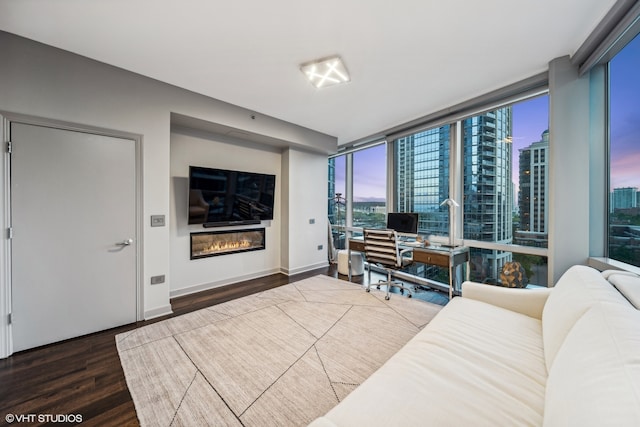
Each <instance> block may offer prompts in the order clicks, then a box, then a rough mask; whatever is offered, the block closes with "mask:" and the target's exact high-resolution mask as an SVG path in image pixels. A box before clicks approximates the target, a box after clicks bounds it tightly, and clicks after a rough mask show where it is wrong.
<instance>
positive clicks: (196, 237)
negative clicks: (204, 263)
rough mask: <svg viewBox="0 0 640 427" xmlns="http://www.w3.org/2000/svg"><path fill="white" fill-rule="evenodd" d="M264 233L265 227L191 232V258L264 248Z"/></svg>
mask: <svg viewBox="0 0 640 427" xmlns="http://www.w3.org/2000/svg"><path fill="white" fill-rule="evenodd" d="M264 235H265V229H264V228H252V229H247V230H225V231H208V232H204V233H191V259H198V258H206V257H212V256H218V255H227V254H232V253H238V252H247V251H259V250H263V249H264V248H265V241H264Z"/></svg>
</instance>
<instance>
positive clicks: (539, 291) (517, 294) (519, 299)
mask: <svg viewBox="0 0 640 427" xmlns="http://www.w3.org/2000/svg"><path fill="white" fill-rule="evenodd" d="M550 292H551V289H549V288H536V289H516V288H503V287H500V286H491V285H485V284H482V283H476V282H464V283H463V284H462V297H463V298H470V299H474V300H478V301H482V302H486V303H488V304H491V305H495V306H497V307H502V308H506V309H507V310H511V311H515V312H517V313H521V314H525V315H527V316H529V317H533V318H535V319H542V310H543V309H544V305H545V303H546V302H547V297H548V296H549V293H550Z"/></svg>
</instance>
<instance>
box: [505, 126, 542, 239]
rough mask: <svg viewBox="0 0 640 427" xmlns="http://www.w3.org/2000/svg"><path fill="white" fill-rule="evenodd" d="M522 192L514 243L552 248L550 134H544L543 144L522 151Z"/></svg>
mask: <svg viewBox="0 0 640 427" xmlns="http://www.w3.org/2000/svg"><path fill="white" fill-rule="evenodd" d="M519 166H520V167H519V178H518V183H519V186H520V192H519V195H518V206H519V210H520V223H519V227H518V230H516V233H515V236H514V240H513V242H514V243H516V244H519V245H526V246H538V247H547V246H548V241H549V239H548V233H549V231H548V227H549V206H548V204H547V199H546V194H547V193H548V190H549V131H548V130H545V131H544V132H543V133H542V136H541V138H540V141H537V142H534V143H532V144H531V145H529V146H528V147H525V148H522V149H520V153H519Z"/></svg>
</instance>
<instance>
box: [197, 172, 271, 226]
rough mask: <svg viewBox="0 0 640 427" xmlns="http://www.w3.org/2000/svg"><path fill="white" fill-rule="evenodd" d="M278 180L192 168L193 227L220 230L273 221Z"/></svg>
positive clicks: (250, 174)
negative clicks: (198, 225) (238, 225)
mask: <svg viewBox="0 0 640 427" xmlns="http://www.w3.org/2000/svg"><path fill="white" fill-rule="evenodd" d="M275 187H276V176H275V175H269V174H262V173H255V172H243V171H237V170H226V169H213V168H205V167H200V166H189V221H188V223H189V224H203V225H204V226H205V227H216V226H224V225H234V224H257V223H259V222H260V221H262V220H270V219H273V202H274V193H275Z"/></svg>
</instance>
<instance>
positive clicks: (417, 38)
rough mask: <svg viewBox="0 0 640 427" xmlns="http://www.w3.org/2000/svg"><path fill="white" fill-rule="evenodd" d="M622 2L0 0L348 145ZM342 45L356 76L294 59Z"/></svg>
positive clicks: (93, 50)
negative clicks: (330, 75)
mask: <svg viewBox="0 0 640 427" xmlns="http://www.w3.org/2000/svg"><path fill="white" fill-rule="evenodd" d="M614 3H615V0H520V1H514V0H485V1H482V2H479V1H472V0H466V1H465V0H447V1H435V0H431V1H429V0H394V1H389V0H351V1H345V0H325V1H324V2H317V1H308V0H270V1H258V0H254V1H247V0H245V1H229V0H226V1H221V0H181V1H171V0H109V1H107V0H103V1H100V0H56V1H51V0H0V29H2V30H4V31H8V32H10V33H14V34H17V35H20V36H23V37H27V38H30V39H33V40H36V41H39V42H42V43H46V44H48V45H52V46H55V47H59V48H62V49H65V50H68V51H71V52H75V53H77V54H80V55H83V56H86V57H89V58H93V59H96V60H98V61H102V62H105V63H108V64H111V65H115V66H117V67H121V68H124V69H126V70H130V71H133V72H136V73H140V74H143V75H146V76H149V77H152V78H154V79H157V80H161V81H163V82H166V83H170V84H173V85H176V86H179V87H182V88H185V89H188V90H191V91H193V92H197V93H201V94H204V95H207V96H210V97H212V98H216V99H219V100H222V101H225V102H229V103H232V104H236V105H238V106H241V107H245V108H247V109H250V110H252V111H256V112H259V113H261V114H266V115H270V116H273V117H276V118H279V119H282V120H286V121H289V122H292V123H296V124H298V125H301V126H304V127H307V128H310V129H313V130H316V131H319V132H322V133H326V134H328V135H332V136H335V137H337V138H338V143H339V144H344V143H348V142H352V141H355V140H359V139H362V138H366V137H368V136H371V135H374V134H376V133H379V132H381V131H383V130H385V129H388V128H391V127H394V126H397V125H399V124H402V123H405V122H408V121H410V120H413V119H416V118H419V117H421V116H425V115H427V114H430V113H433V112H435V111H438V110H441V109H443V108H446V107H449V106H451V105H454V104H457V103H459V102H462V101H465V100H467V99H470V98H472V97H475V96H478V95H481V94H483V93H486V92H488V91H491V90H494V89H498V88H500V87H503V86H505V85H507V84H510V83H514V82H517V81H520V80H522V79H524V78H527V77H530V76H533V75H536V74H538V73H540V72H543V71H546V70H547V66H548V62H549V61H550V60H552V59H554V58H557V57H560V56H564V55H571V54H573V53H574V52H575V51H576V50H577V49H578V47H579V46H580V45H581V43H582V42H583V41H584V40H585V39H586V38H587V36H588V35H589V34H590V33H591V31H592V30H593V29H594V28H595V27H596V25H597V24H598V23H599V22H600V20H601V19H602V18H603V17H604V16H605V14H606V13H607V12H608V11H609V9H610V8H611V7H612V6H613V4H614ZM331 55H339V56H341V57H342V59H343V61H344V63H345V65H346V67H347V69H348V70H349V73H350V74H351V82H350V83H348V84H346V85H341V86H333V87H328V88H324V89H316V88H314V87H313V86H312V85H311V84H310V83H309V82H307V81H306V80H305V77H304V75H303V74H302V73H301V72H300V70H299V65H300V64H302V63H304V62H308V61H310V60H313V59H317V58H321V57H326V56H331Z"/></svg>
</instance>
